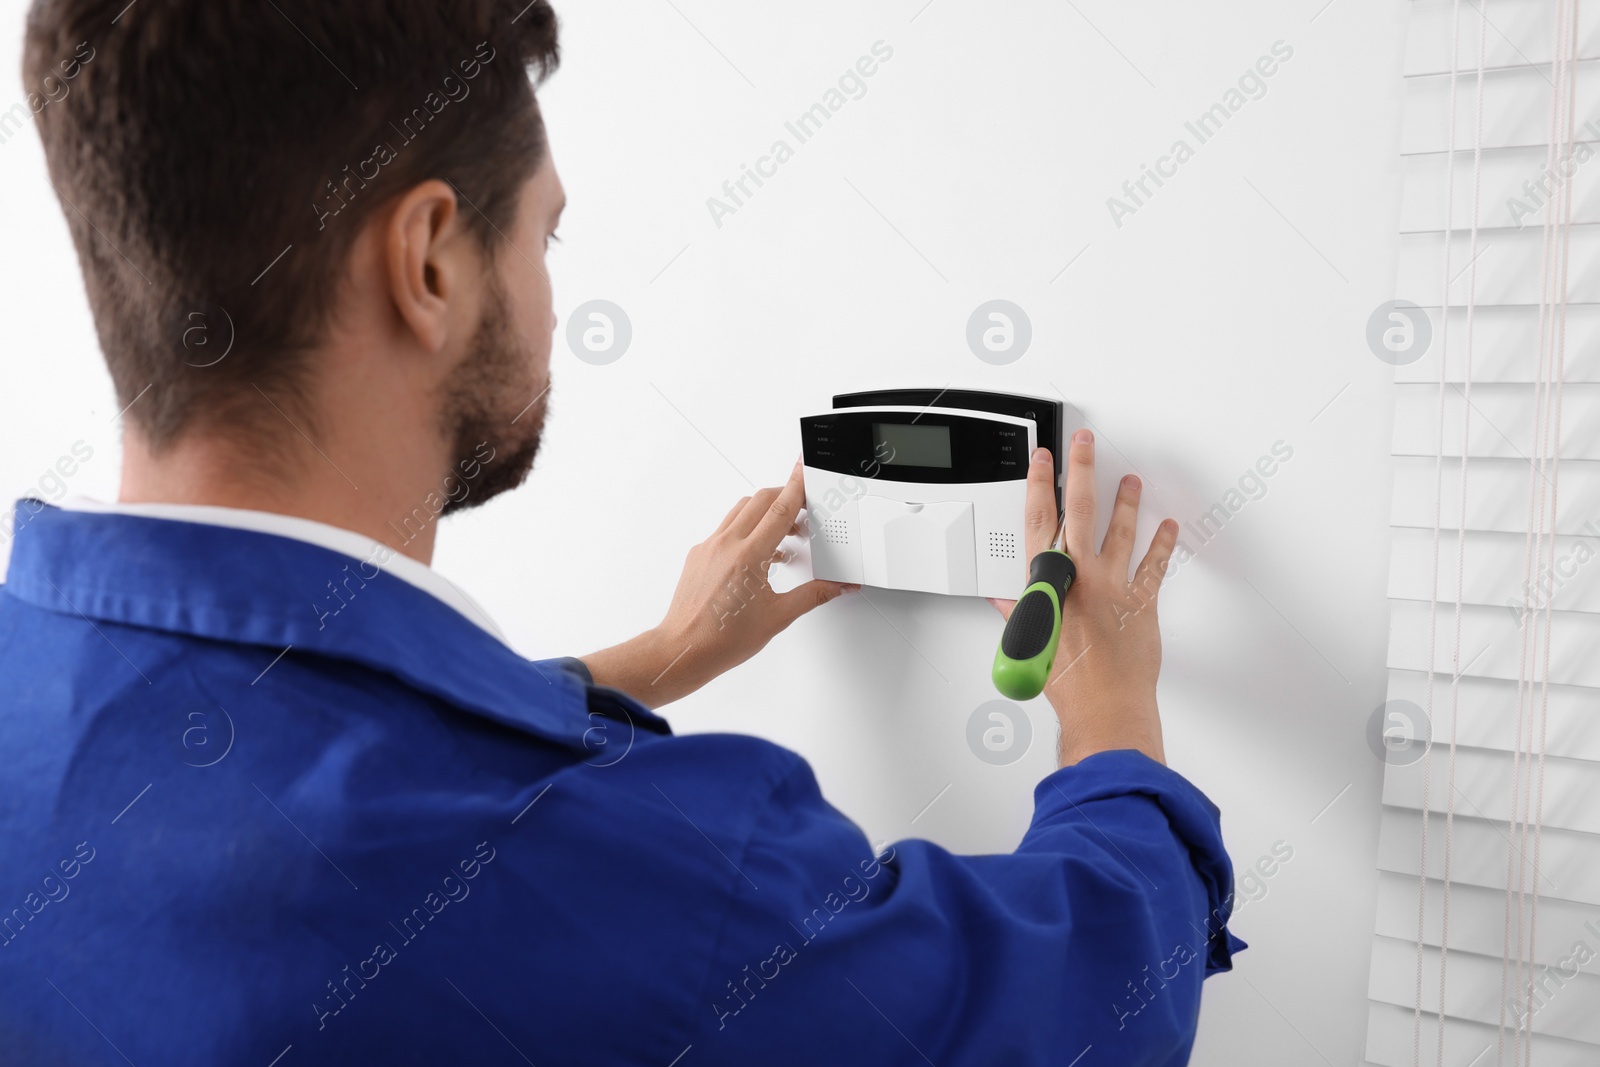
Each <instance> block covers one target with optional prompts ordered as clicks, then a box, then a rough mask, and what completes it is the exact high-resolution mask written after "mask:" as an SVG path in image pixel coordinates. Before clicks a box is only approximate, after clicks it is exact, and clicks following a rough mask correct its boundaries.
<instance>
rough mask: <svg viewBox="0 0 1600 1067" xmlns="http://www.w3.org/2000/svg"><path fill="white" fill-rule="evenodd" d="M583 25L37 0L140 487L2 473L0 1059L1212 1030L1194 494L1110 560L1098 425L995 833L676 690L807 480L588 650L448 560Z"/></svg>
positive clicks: (496, 10)
mask: <svg viewBox="0 0 1600 1067" xmlns="http://www.w3.org/2000/svg"><path fill="white" fill-rule="evenodd" d="M557 55H558V53H557V31H556V22H555V16H554V15H553V13H552V12H551V10H550V8H549V7H548V6H547V5H546V4H545V3H544V2H542V0H536V2H534V3H532V4H527V5H524V3H523V0H516V2H514V3H499V2H496V0H451V3H449V4H442V3H439V4H436V3H431V2H427V0H388V2H385V3H381V4H378V3H374V4H366V5H357V4H332V5H329V4H326V3H320V4H319V3H312V2H311V0H274V2H273V3H269V4H265V5H262V4H257V3H255V2H248V3H247V2H244V0H143V2H142V3H139V4H137V5H136V6H131V7H124V0H37V2H36V3H35V5H34V7H33V9H32V12H31V14H30V18H29V24H28V37H27V46H26V57H25V60H26V62H25V65H26V76H27V78H28V80H29V82H30V84H34V83H39V82H41V81H42V80H43V79H44V78H45V77H51V76H54V77H65V76H67V71H68V70H69V69H70V70H71V72H72V73H71V77H72V78H73V79H75V82H76V84H75V87H74V91H73V92H72V93H71V94H70V96H67V97H65V98H64V99H62V100H61V101H59V102H57V103H54V104H52V105H51V106H50V107H49V108H47V109H44V110H43V111H42V112H41V113H40V115H39V116H38V125H39V128H40V131H41V135H42V137H43V140H44V144H45V149H46V154H47V158H48V161H49V165H50V172H51V179H52V182H53V183H54V185H55V188H56V189H57V191H58V193H59V196H60V198H61V201H62V207H63V210H64V211H65V213H66V216H67V218H68V221H69V223H70V225H71V228H72V234H73V238H74V241H75V242H76V244H77V248H78V253H79V257H80V260H81V263H82V267H83V273H84V279H85V284H86V287H87V291H88V295H89V300H90V304H91V307H92V309H93V312H94V316H95V322H96V326H97V328H98V331H99V337H100V343H101V347H102V349H103V351H104V354H105V357H106V361H107V365H108V368H109V370H110V372H111V376H112V380H113V382H114V384H115V387H116V390H117V394H118V397H119V400H120V402H121V404H123V405H126V409H127V410H126V416H125V447H124V459H123V471H122V484H121V490H120V494H119V500H118V502H117V503H115V504H95V503H93V502H87V501H77V502H74V503H73V504H72V505H71V506H66V507H58V506H50V505H45V504H44V503H42V502H39V501H23V502H21V503H20V504H19V506H18V508H17V514H16V518H15V524H14V530H15V536H14V540H13V544H12V556H11V563H10V570H9V574H8V577H7V582H6V585H5V587H4V590H3V593H0V687H3V691H4V693H5V695H6V698H5V702H4V705H3V707H0V743H3V751H4V752H5V753H6V760H7V764H8V769H7V773H6V774H5V776H4V785H3V795H0V851H3V858H4V861H3V863H0V893H3V894H4V896H3V898H0V909H3V910H0V1049H3V1050H4V1059H5V1060H6V1062H8V1063H18V1064H52V1063H64V1064H102V1063H103V1064H116V1063H122V1062H129V1063H140V1064H143V1063H164V1064H259V1065H265V1067H272V1065H282V1067H294V1065H297V1064H324V1063H325V1064H345V1063H384V1064H388V1063H427V1064H443V1063H471V1064H489V1063H506V1064H511V1063H523V1062H527V1063H541V1064H545V1063H596V1064H602V1063H638V1064H659V1065H662V1067H667V1065H670V1064H683V1065H684V1067H693V1065H698V1064H723V1063H727V1064H733V1063H761V1064H786V1063H830V1064H832V1063H888V1062H900V1063H910V1062H923V1061H927V1062H931V1063H938V1064H941V1065H946V1064H963V1063H981V1064H991V1063H1046V1062H1048V1063H1068V1062H1078V1061H1077V1060H1074V1057H1080V1058H1081V1062H1082V1063H1084V1064H1085V1065H1094V1064H1118V1065H1128V1064H1162V1065H1166V1064H1178V1063H1182V1062H1184V1061H1185V1060H1186V1059H1187V1057H1188V1051H1189V1048H1190V1045H1191V1042H1192V1040H1193V1035H1194V1029H1195V1024H1196V1017H1197V1012H1198V1008H1199V994H1200V984H1201V980H1202V978H1203V977H1204V976H1205V975H1207V974H1210V973H1214V972H1216V971H1219V970H1226V969H1227V968H1228V967H1229V965H1230V955H1231V953H1232V952H1233V951H1236V950H1237V949H1239V948H1241V947H1243V946H1242V942H1240V941H1238V940H1237V939H1236V938H1234V937H1233V936H1232V935H1231V934H1229V933H1228V931H1227V930H1226V927H1225V924H1226V922H1227V919H1228V916H1229V911H1230V903H1231V896H1232V873H1231V868H1230V866H1229V862H1228V858H1227V856H1226V853H1225V852H1224V850H1223V846H1222V841H1221V836H1220V831H1219V828H1218V821H1217V820H1218V816H1217V811H1216V809H1215V808H1214V807H1213V806H1212V805H1211V804H1210V803H1209V802H1208V801H1207V800H1206V799H1205V798H1204V797H1203V796H1202V795H1201V794H1200V793H1199V792H1198V791H1197V790H1196V789H1195V788H1194V787H1193V786H1192V785H1190V784H1189V783H1188V782H1186V781H1185V780H1184V779H1183V778H1181V777H1180V776H1179V775H1177V774H1176V773H1175V772H1173V771H1170V770H1168V769H1167V768H1166V767H1165V765H1164V755H1163V751H1162V745H1161V728H1160V721H1159V718H1158V715H1157V710H1156V704H1155V683H1156V675H1157V671H1158V668H1159V661H1160V637H1159V631H1158V628H1157V623H1156V613H1155V607H1154V595H1155V588H1156V586H1157V585H1159V581H1160V577H1161V574H1162V572H1163V571H1164V570H1165V568H1166V564H1167V560H1168V557H1169V555H1170V553H1171V551H1172V548H1173V544H1174V541H1175V538H1176V524H1174V523H1173V522H1172V521H1171V520H1168V521H1166V522H1164V523H1163V524H1162V526H1161V528H1160V530H1159V531H1158V533H1157V535H1156V537H1155V540H1154V543H1153V544H1152V546H1151V548H1150V550H1149V551H1148V553H1147V554H1146V555H1145V556H1144V557H1143V559H1142V561H1141V562H1140V563H1139V564H1138V567H1137V569H1136V570H1135V571H1134V573H1133V579H1132V581H1130V580H1129V568H1130V564H1131V562H1132V548H1133V545H1132V536H1133V530H1134V524H1135V516H1136V512H1137V508H1138V498H1139V485H1138V482H1137V480H1136V479H1132V478H1128V479H1125V480H1124V482H1123V484H1122V486H1121V488H1120V490H1119V491H1118V494H1117V498H1116V501H1115V503H1114V505H1113V512H1112V516H1111V520H1110V532H1109V533H1108V534H1107V537H1106V540H1105V543H1104V544H1103V545H1102V546H1100V548H1099V549H1098V551H1097V550H1096V547H1095V546H1094V545H1093V544H1092V543H1091V537H1092V534H1093V531H1094V529H1095V498H1094V489H1093V485H1094V483H1093V477H1092V474H1093V444H1092V441H1091V439H1090V438H1089V436H1088V435H1087V434H1081V435H1080V436H1079V437H1078V438H1077V439H1075V440H1074V442H1073V444H1072V447H1071V452H1070V455H1069V457H1068V460H1067V467H1068V479H1067V488H1066V493H1067V509H1066V516H1067V527H1066V538H1067V544H1068V547H1069V549H1070V551H1071V553H1072V555H1073V556H1074V558H1075V559H1076V560H1077V561H1078V566H1079V571H1078V579H1077V583H1076V585H1075V586H1074V587H1073V589H1072V591H1071V593H1070V595H1069V596H1068V598H1067V601H1066V605H1065V619H1064V626H1063V637H1062V647H1061V649H1060V650H1059V653H1058V657H1057V660H1058V663H1060V664H1063V665H1065V669H1063V670H1061V671H1060V673H1059V674H1058V675H1057V677H1056V678H1055V679H1053V680H1052V682H1051V684H1050V687H1049V689H1048V692H1047V696H1048V698H1049V700H1050V702H1051V704H1052V705H1053V706H1054V708H1055V709H1056V711H1057V714H1058V716H1059V717H1060V720H1061V741H1060V760H1061V764H1062V767H1061V769H1060V770H1058V771H1056V772H1054V773H1053V774H1051V775H1050V776H1048V777H1047V778H1045V779H1044V781H1042V782H1041V783H1040V784H1039V786H1038V789H1037V790H1036V793H1035V804H1036V808H1035V815H1034V818H1033V822H1032V825H1031V826H1030V828H1029V830H1028V832H1027V834H1026V835H1025V837H1024V839H1023V841H1022V843H1021V844H1020V845H1019V846H1018V848H1017V850H1016V851H1015V852H1014V853H1012V854H1010V855H995V856H978V857H962V856H955V855H952V854H950V853H948V852H946V851H944V850H943V849H940V848H938V847H937V846H935V845H933V844H931V843H928V842H925V841H915V840H908V841H900V842H895V843H893V844H878V845H876V846H875V845H873V844H869V842H868V841H867V840H866V838H865V837H864V836H863V835H862V833H861V832H860V831H859V830H858V829H857V828H856V827H855V826H853V825H852V824H851V823H850V822H849V821H847V820H846V819H845V818H844V817H843V816H842V815H841V814H840V813H839V812H837V811H836V810H834V809H833V808H832V807H831V806H830V805H829V804H828V803H827V802H826V801H825V800H824V799H823V798H822V797H821V796H820V794H819V793H818V790H817V785H816V781H815V779H814V778H813V776H812V774H811V771H810V769H809V768H808V766H807V765H806V763H805V762H804V761H803V760H802V759H800V758H799V757H798V756H796V755H794V754H792V753H790V752H787V751H785V750H783V749H781V748H779V747H777V746H775V745H772V744H769V743H766V742H764V741H760V740H758V739H755V738H750V737H742V736H735V735H717V734H702V735H694V736H686V737H676V736H674V735H673V734H672V733H671V731H670V729H669V727H668V725H667V723H666V721H665V720H664V719H662V718H661V717H660V716H659V715H658V714H656V710H655V709H659V708H660V707H661V706H663V705H665V704H667V703H669V702H670V701H672V700H673V699H676V698H677V697H680V696H682V695H684V694H686V693H688V692H691V691H693V690H694V689H696V688H698V687H700V686H702V685H704V684H706V683H707V682H709V681H710V680H712V679H713V678H715V677H716V676H717V675H718V674H720V673H721V672H723V671H725V670H727V669H729V668H730V667H732V666H734V665H736V664H738V663H740V662H742V661H743V660H745V659H747V658H749V657H750V656H751V655H753V654H754V653H755V652H757V651H758V650H759V649H760V648H761V647H762V646H764V645H765V644H766V642H767V641H768V640H770V639H771V638H772V637H773V636H774V635H775V634H776V633H777V632H779V631H780V630H782V629H783V628H784V627H785V626H787V625H788V623H789V622H790V621H792V620H793V619H794V618H796V617H798V616H799V615H800V614H802V613H804V612H806V611H808V610H810V609H812V608H814V607H817V606H818V605H820V604H821V603H823V602H825V601H827V600H829V599H832V598H833V597H835V596H837V595H839V594H840V593H841V592H842V591H843V590H842V589H841V587H839V586H838V585H834V584H831V583H824V582H813V583H810V584H808V585H805V586H802V587H801V588H799V589H797V590H793V591H790V592H787V593H784V594H777V593H774V592H773V591H772V590H771V589H770V588H769V587H763V588H762V589H761V590H760V592H759V594H758V595H757V596H756V597H755V598H754V599H753V601H752V602H751V603H750V604H748V605H747V606H746V607H744V608H743V609H742V610H741V611H740V613H739V614H738V616H737V617H735V618H734V619H732V620H728V619H725V618H721V617H720V616H719V612H718V611H717V610H716V608H715V607H714V605H715V603H716V602H717V600H718V599H719V594H720V593H721V592H722V591H723V589H724V587H725V586H726V585H727V583H728V582H730V581H732V580H734V579H735V578H736V577H738V576H740V575H742V574H744V573H746V572H747V569H758V568H760V566H761V565H762V564H763V562H764V561H767V560H770V559H771V557H772V555H773V553H774V551H775V549H776V548H777V545H778V542H779V540H780V539H781V538H782V537H783V536H785V535H786V534H787V533H789V532H790V530H791V529H792V528H793V526H794V520H795V517H796V515H797V513H798V510H799V508H800V507H801V506H802V505H803V502H804V501H803V489H802V486H801V482H800V480H799V478H798V476H792V477H791V478H790V479H789V481H788V484H787V485H785V486H784V487H782V488H781V489H776V488H775V489H765V490H762V491H760V492H758V493H755V494H754V495H752V496H751V497H748V498H746V499H744V500H741V501H739V502H738V503H737V504H736V505H735V506H734V507H733V508H732V509H731V510H730V511H729V512H728V514H727V515H726V517H725V518H724V519H723V521H722V523H721V525H720V526H719V527H718V528H717V530H716V531H715V532H714V533H713V534H712V535H711V537H710V538H709V539H708V540H707V541H706V542H705V543H703V544H701V545H699V546H698V547H696V548H695V549H694V550H693V551H691V552H690V554H689V559H688V563H687V565H686V567H685V570H684V574H683V577H682V579H681V581H680V584H679V586H678V589H677V592H676V594H675V595H674V598H673V601H672V604H671V605H670V607H669V608H668V611H667V614H666V617H665V619H664V620H663V622H662V623H661V625H660V626H658V627H656V628H655V629H653V630H652V631H650V632H649V633H647V634H644V635H642V636H640V637H638V638H635V639H633V640H631V641H627V642H625V643H623V644H620V645H618V646H615V647H613V648H609V649H606V650H604V651H601V652H598V653H595V654H593V655H591V656H586V657H583V659H581V660H577V659H561V660H546V661H540V662H529V661H527V660H525V659H523V658H521V657H519V656H518V655H517V654H516V653H514V652H513V651H512V650H511V649H510V648H508V647H507V646H506V645H505V644H504V643H503V642H502V641H501V640H499V639H498V638H497V637H496V636H495V634H494V633H493V632H492V629H491V627H490V626H489V624H488V622H487V620H485V619H484V618H483V617H482V616H481V614H480V613H479V612H478V611H477V609H476V608H475V607H474V606H473V605H472V604H471V603H470V602H469V601H467V600H466V599H465V598H464V597H463V596H462V595H461V594H460V593H459V592H457V591H456V590H455V589H454V587H452V586H450V585H449V583H448V582H445V581H444V580H443V579H442V578H440V577H439V576H438V575H436V574H435V573H434V572H432V571H431V570H430V569H429V567H428V566H427V564H428V562H429V560H430V559H431V557H432V552H433V544H434V536H435V529H436V525H435V521H434V520H435V519H436V518H437V517H438V516H439V515H441V514H445V513H449V512H451V511H453V510H459V509H461V508H465V507H471V506H475V505H477V504H480V503H482V502H484V501H485V500H487V499H489V498H490V497H492V496H494V495H496V494H498V493H500V492H504V491H505V490H508V489H510V488H513V487H514V486H516V485H517V484H519V483H520V482H521V481H522V479H523V478H524V476H525V475H526V473H527V471H528V469H529V467H530V465H531V464H532V462H533V458H534V454H535V452H536V451H537V448H538V444H539V435H540V428H541V426H542V424H543V421H544V417H545V407H546V397H547V393H548V389H549V381H548V374H549V371H548V364H549V356H550V343H551V334H552V331H553V328H554V325H555V320H554V316H553V314H552V310H551V308H552V303H551V289H550V281H549V277H548V275H547V274H546V272H545V269H544V266H543V262H544V248H545V245H546V242H547V240H548V239H549V238H550V237H551V236H552V235H553V232H554V230H555V227H556V220H557V218H558V216H559V215H560V212H561V206H562V203H563V192H562V189H561V184H560V181H559V180H558V178H557V174H556V169H555V164H554V162H553V160H552V157H551V153H550V149H549V146H548V145H547V144H546V141H545V137H544V130H543V125H542V122H541V120H540V117H539V111H538V108H537V104H536V102H535V99H534V96H533V85H532V83H531V82H530V80H529V78H528V76H527V69H526V68H527V67H530V66H531V67H532V68H534V69H535V70H536V71H537V72H538V73H539V74H541V75H543V74H546V73H548V72H549V71H550V70H551V69H552V68H553V67H554V66H555V64H556V61H557ZM84 57H88V58H84ZM63 64H67V65H65V66H64V65H63ZM1053 469H1054V467H1053V461H1052V459H1051V457H1050V456H1049V455H1048V453H1044V452H1042V451H1041V453H1040V454H1039V455H1037V456H1036V457H1035V458H1034V462H1033V464H1032V467H1031V469H1030V472H1029V483H1028V493H1029V496H1028V509H1029V510H1028V523H1029V530H1030V534H1029V546H1028V549H1029V553H1028V554H1029V555H1032V553H1034V552H1036V551H1038V550H1039V549H1040V548H1042V547H1043V546H1044V545H1045V544H1046V542H1047V541H1048V538H1049V536H1050V533H1051V532H1052V528H1053V526H1054V520H1055V516H1054V504H1053V498H1052V488H1051V485H1052V479H1053V473H1052V472H1053ZM594 518H595V519H597V520H601V521H604V520H605V519H608V518H614V519H615V521H616V522H617V523H622V522H624V521H625V519H626V516H624V515H622V514H618V515H616V516H602V515H595V516H594ZM619 544H620V541H619ZM616 592H617V593H618V594H621V593H622V591H621V590H617V591H616ZM1001 607H1002V610H1004V609H1005V606H1004V605H1001ZM724 623H726V625H724Z"/></svg>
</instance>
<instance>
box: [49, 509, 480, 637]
mask: <svg viewBox="0 0 1600 1067" xmlns="http://www.w3.org/2000/svg"><path fill="white" fill-rule="evenodd" d="M56 506H57V507H59V508H61V509H62V510H64V511H94V512H102V513H110V514H115V515H143V516H145V517H147V518H152V519H173V520H176V521H178V522H197V523H202V524H205V525H209V526H227V527H231V528H233V529H235V530H255V531H257V532H259V533H265V534H273V535H275V536H277V537H288V538H291V539H293V540H296V541H304V542H306V543H307V544H312V545H319V546H321V547H322V548H326V549H330V550H332V551H334V552H338V553H339V554H341V555H345V556H350V557H351V558H353V559H357V560H364V561H366V562H367V563H370V564H371V565H372V566H374V567H378V568H380V569H382V570H384V571H387V572H388V573H389V574H392V575H394V576H395V577H396V578H400V579H402V580H403V581H406V582H409V583H410V584H412V585H414V586H416V587H417V588H418V589H421V590H422V591H423V592H425V593H431V594H433V595H434V596H435V597H437V598H439V599H440V600H442V601H444V602H445V603H446V604H448V605H450V606H451V607H452V608H454V609H455V610H456V611H458V612H460V613H461V614H462V615H465V616H466V617H467V618H469V619H471V620H472V621H473V622H474V623H476V624H477V625H478V626H479V627H481V628H482V629H484V630H487V631H488V632H489V633H491V634H493V635H494V636H495V637H496V638H498V639H499V640H500V641H502V642H504V641H505V635H504V634H503V633H501V632H500V628H499V627H498V626H496V625H495V624H494V620H493V619H491V618H489V616H488V614H487V613H485V612H484V610H483V609H482V608H480V607H479V606H478V605H477V604H475V603H473V602H472V601H471V600H470V599H468V597H467V595H466V594H465V593H463V592H462V591H461V590H460V589H457V588H456V586H455V584H454V583H452V582H451V581H450V579H448V578H446V577H445V576H444V575H442V574H440V573H439V572H438V571H436V570H434V569H433V568H432V567H430V566H428V565H427V564H426V563H422V562H419V561H418V560H414V559H412V558H411V557H410V556H407V555H403V554H401V553H400V552H397V551H395V550H394V549H392V548H389V547H388V546H386V545H384V544H383V543H382V542H379V541H374V540H373V539H372V538H370V537H368V536H366V535H365V534H359V533H356V532H355V531H353V530H345V529H341V528H340V527H338V526H329V525H328V524H327V523H325V522H317V521H315V520H313V519H302V518H299V517H297V516H294V515H279V514H277V513H276V512H271V511H252V510H250V509H248V508H225V507H218V506H216V505H213V504H119V503H106V502H105V501H102V500H96V499H94V498H93V497H87V496H83V495H81V494H75V495H72V496H69V497H67V498H66V499H64V500H62V501H60V502H59V503H58V504H57V505H56Z"/></svg>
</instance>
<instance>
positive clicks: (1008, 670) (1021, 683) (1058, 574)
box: [993, 513, 1078, 700]
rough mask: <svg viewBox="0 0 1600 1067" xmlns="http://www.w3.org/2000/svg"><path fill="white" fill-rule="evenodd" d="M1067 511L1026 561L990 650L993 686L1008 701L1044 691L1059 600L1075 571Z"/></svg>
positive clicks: (1055, 638)
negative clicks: (1024, 582) (1018, 590)
mask: <svg viewBox="0 0 1600 1067" xmlns="http://www.w3.org/2000/svg"><path fill="white" fill-rule="evenodd" d="M1065 532H1066V514H1065V513H1063V514H1062V515H1061V518H1060V519H1059V520H1058V521H1057V522H1056V532H1055V536H1053V537H1052V538H1051V539H1050V547H1049V548H1046V549H1045V550H1044V551H1043V552H1040V553H1039V554H1038V555H1037V556H1034V557H1033V562H1031V563H1030V564H1028V587H1027V588H1026V589H1024V590H1023V591H1022V596H1021V597H1019V598H1018V599H1017V603H1016V606H1015V607H1013V608H1012V609H1011V617H1010V618H1008V619H1007V620H1006V628H1005V630H1004V631H1003V632H1002V633H1001V634H1000V647H999V648H998V649H997V650H996V651H995V654H994V671H993V676H994V687H995V688H996V689H998V690H999V691H1000V694H1001V695H1002V696H1005V697H1009V698H1010V699H1012V700H1032V699H1033V698H1034V697H1036V696H1038V695H1039V694H1040V693H1042V692H1044V684H1045V682H1046V681H1048V680H1049V678H1050V666H1051V664H1052V663H1054V662H1055V658H1056V644H1057V643H1058V642H1059V641H1060V639H1061V602H1062V600H1063V599H1065V597H1066V595H1067V590H1068V589H1070V588H1072V580H1073V579H1074V578H1076V577H1077V576H1078V565H1077V564H1075V563H1073V562H1072V557H1071V556H1069V555H1067V552H1066V545H1065V544H1064V542H1063V538H1064V537H1065Z"/></svg>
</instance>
